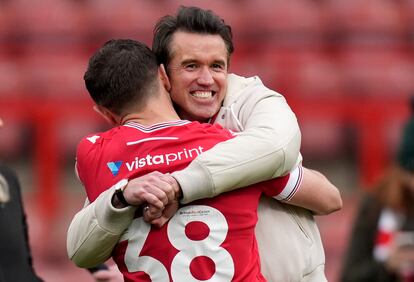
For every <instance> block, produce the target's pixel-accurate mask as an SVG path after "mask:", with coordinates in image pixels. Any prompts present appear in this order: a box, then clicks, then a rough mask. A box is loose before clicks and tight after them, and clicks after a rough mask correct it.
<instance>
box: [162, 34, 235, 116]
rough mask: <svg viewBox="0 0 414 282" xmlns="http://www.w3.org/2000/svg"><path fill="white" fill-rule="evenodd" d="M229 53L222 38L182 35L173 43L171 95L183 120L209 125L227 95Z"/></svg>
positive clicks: (170, 75) (176, 35)
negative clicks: (205, 122) (208, 121)
mask: <svg viewBox="0 0 414 282" xmlns="http://www.w3.org/2000/svg"><path fill="white" fill-rule="evenodd" d="M227 67H228V66H227V50H226V46H225V44H224V41H223V39H222V38H221V37H220V36H219V35H210V34H198V33H189V32H183V31H178V32H176V33H174V35H173V38H172V41H171V61H170V64H169V66H168V70H167V72H168V74H169V79H170V82H171V90H170V95H171V99H172V100H173V101H174V103H175V104H176V106H177V107H176V108H177V112H178V114H179V115H180V117H181V118H183V119H189V120H198V121H206V120H208V119H209V118H211V117H212V116H214V115H215V114H216V113H217V112H218V110H219V109H220V107H221V104H222V102H223V99H224V96H225V95H226V91H227Z"/></svg>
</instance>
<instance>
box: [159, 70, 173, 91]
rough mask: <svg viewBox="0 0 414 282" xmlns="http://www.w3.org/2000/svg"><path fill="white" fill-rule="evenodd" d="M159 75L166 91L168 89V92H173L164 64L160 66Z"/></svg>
mask: <svg viewBox="0 0 414 282" xmlns="http://www.w3.org/2000/svg"><path fill="white" fill-rule="evenodd" d="M158 74H159V76H160V78H161V81H162V84H163V85H164V87H165V89H167V91H168V92H169V91H170V90H171V83H170V79H169V78H168V75H167V71H166V70H165V67H164V65H163V64H161V65H160V66H159V68H158Z"/></svg>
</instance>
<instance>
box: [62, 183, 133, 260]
mask: <svg viewBox="0 0 414 282" xmlns="http://www.w3.org/2000/svg"><path fill="white" fill-rule="evenodd" d="M114 190H115V189H114V187H112V188H111V189H108V190H106V191H105V192H103V193H101V194H100V195H99V196H98V198H96V200H95V201H94V202H92V203H90V204H88V205H87V206H85V207H84V208H83V209H82V210H80V211H79V212H78V213H77V214H76V215H75V216H74V218H73V220H72V222H71V223H70V226H69V229H68V233H67V242H66V243H67V252H68V256H69V259H71V260H72V261H73V262H74V263H75V264H76V265H77V266H79V267H84V268H90V267H94V266H96V265H98V264H100V263H103V262H105V261H106V260H107V259H108V258H109V257H110V256H111V253H112V249H113V248H114V246H115V245H116V243H117V242H118V240H119V238H120V237H121V235H122V233H123V232H124V230H125V229H127V228H128V226H129V224H130V223H131V221H132V220H133V217H134V213H135V208H134V207H126V208H123V209H116V208H114V207H113V206H112V203H111V199H112V195H113V194H114Z"/></svg>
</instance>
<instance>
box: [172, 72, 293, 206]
mask: <svg viewBox="0 0 414 282" xmlns="http://www.w3.org/2000/svg"><path fill="white" fill-rule="evenodd" d="M243 79H244V78H242V81H241V82H240V81H232V82H231V83H233V84H237V83H238V84H243V83H244V82H243ZM232 87H233V89H234V88H235V87H234V85H233V86H232ZM229 88H230V84H229ZM236 90H237V91H238V93H237V94H236V96H239V98H238V100H237V101H236V102H235V103H234V104H232V105H231V106H229V107H228V112H227V113H226V115H227V116H228V117H230V118H231V119H232V121H233V125H235V126H237V127H238V130H239V131H242V132H241V133H240V134H239V135H238V136H237V137H236V138H233V139H231V140H228V141H226V142H222V143H219V144H217V145H216V146H215V147H214V148H212V149H211V150H209V151H207V152H205V153H203V154H202V155H200V156H198V157H197V158H196V159H195V160H194V161H193V162H192V163H190V165H189V166H188V167H187V168H186V169H184V170H181V171H178V172H175V173H173V176H174V177H175V178H176V179H177V181H178V182H179V184H180V186H181V189H182V191H183V199H182V202H183V203H188V202H191V201H193V200H196V199H201V198H207V197H214V196H216V195H218V194H221V193H223V192H228V191H231V190H234V189H237V188H240V187H245V186H248V185H251V184H255V183H258V182H261V181H265V180H269V179H272V178H275V177H278V176H281V175H284V174H286V173H287V172H289V171H290V170H292V168H293V167H295V166H296V165H297V164H299V162H300V161H301V156H300V153H299V149H300V142H301V134H300V130H299V125H298V123H297V119H296V116H295V114H294V113H293V112H292V110H291V109H290V107H289V105H288V104H287V102H286V100H285V98H284V97H283V96H282V95H280V94H278V93H276V92H274V91H271V90H270V89H268V88H266V87H265V86H264V85H263V84H262V83H261V81H260V79H258V78H257V79H256V80H254V81H253V82H249V83H247V85H246V86H242V87H239V88H238V89H236ZM236 90H234V91H236ZM230 91H232V90H231V89H230V90H229V92H230ZM227 95H235V94H232V93H228V94H227ZM226 99H227V98H226ZM217 122H219V123H220V116H219V117H218V118H217ZM223 125H224V127H226V128H229V126H228V124H226V123H224V124H223ZM232 129H234V128H232ZM194 179H196V180H197V181H194Z"/></svg>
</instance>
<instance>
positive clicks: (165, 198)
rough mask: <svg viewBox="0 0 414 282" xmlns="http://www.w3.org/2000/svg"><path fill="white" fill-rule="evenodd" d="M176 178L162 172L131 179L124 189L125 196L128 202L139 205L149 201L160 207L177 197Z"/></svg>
mask: <svg viewBox="0 0 414 282" xmlns="http://www.w3.org/2000/svg"><path fill="white" fill-rule="evenodd" d="M173 181H174V179H173V178H172V177H171V176H169V175H164V174H162V173H160V172H152V173H149V174H147V175H144V176H141V177H138V178H134V179H131V180H130V181H129V182H128V185H127V186H126V188H125V189H124V197H125V199H126V200H127V202H128V203H130V204H132V205H135V206H139V205H141V204H143V203H147V202H148V203H149V204H151V205H154V206H156V207H158V208H161V207H163V206H165V205H167V204H168V202H170V201H172V200H173V199H174V198H175V189H176V187H175V186H174V185H172V183H173Z"/></svg>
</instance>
